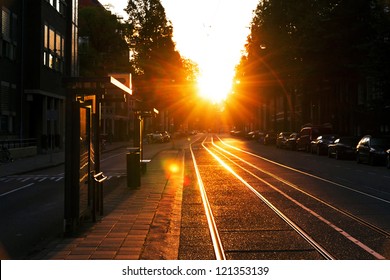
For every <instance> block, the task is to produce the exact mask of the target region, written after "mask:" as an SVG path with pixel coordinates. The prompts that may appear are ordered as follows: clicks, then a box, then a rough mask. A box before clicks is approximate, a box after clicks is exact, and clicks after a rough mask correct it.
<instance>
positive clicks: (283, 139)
mask: <svg viewBox="0 0 390 280" xmlns="http://www.w3.org/2000/svg"><path fill="white" fill-rule="evenodd" d="M290 135H291V132H279V133H278V136H277V137H276V148H286V143H287V139H288V137H289V136H290Z"/></svg>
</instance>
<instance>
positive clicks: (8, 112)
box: [0, 81, 16, 134]
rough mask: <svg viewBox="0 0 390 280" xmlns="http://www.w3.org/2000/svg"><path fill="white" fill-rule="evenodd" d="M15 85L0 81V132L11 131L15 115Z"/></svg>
mask: <svg viewBox="0 0 390 280" xmlns="http://www.w3.org/2000/svg"><path fill="white" fill-rule="evenodd" d="M15 94H16V85H14V84H10V83H8V82H5V81H1V86H0V134H4V133H5V134H7V133H11V132H13V128H14V127H13V123H14V119H15V115H16V100H15Z"/></svg>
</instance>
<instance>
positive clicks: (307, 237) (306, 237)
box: [202, 143, 335, 260]
mask: <svg viewBox="0 0 390 280" xmlns="http://www.w3.org/2000/svg"><path fill="white" fill-rule="evenodd" d="M202 146H203V147H204V148H205V150H206V151H207V152H208V153H209V154H210V155H211V156H213V157H214V159H215V160H217V161H218V163H219V164H221V166H223V167H224V168H225V169H226V170H227V171H229V172H230V173H231V174H232V175H234V176H235V177H236V178H237V179H238V180H240V181H241V182H242V183H243V184H244V185H245V186H246V187H247V188H248V189H249V190H251V191H252V192H253V193H254V194H255V195H256V196H257V197H258V198H259V199H260V200H262V201H263V202H264V203H265V204H266V205H267V206H268V207H269V208H270V209H271V210H273V211H274V212H275V213H276V214H277V215H278V216H279V217H280V218H281V219H282V220H284V221H285V222H286V223H287V224H288V225H289V226H290V227H291V228H292V229H293V230H295V232H297V233H298V234H299V235H300V236H301V237H302V238H303V239H304V240H306V241H307V242H308V243H309V244H310V245H311V246H312V247H313V248H314V249H315V250H316V251H317V252H318V253H320V254H321V255H322V256H323V257H324V258H325V259H327V260H334V259H335V257H334V256H332V255H331V254H330V253H329V252H328V251H327V250H326V249H325V248H324V247H322V246H321V245H320V244H319V243H318V242H316V241H315V240H314V239H313V238H312V237H311V236H310V235H309V234H307V233H306V232H305V231H304V230H303V229H302V228H301V227H299V226H298V225H297V224H296V223H294V222H293V221H292V220H291V219H289V218H288V217H287V216H286V215H284V214H283V212H281V211H280V210H279V209H278V208H277V207H276V206H275V205H273V204H272V203H271V202H270V201H269V200H268V199H266V198H265V197H264V196H263V195H262V194H260V193H259V192H258V191H257V190H256V189H255V188H253V187H252V186H251V185H250V184H248V182H246V181H245V180H244V179H243V178H242V177H241V176H240V175H238V174H237V173H236V172H235V171H234V170H233V169H232V168H231V167H230V166H228V165H227V164H226V163H225V162H224V161H223V160H222V159H221V158H219V157H218V156H217V155H216V154H215V153H213V152H212V151H211V150H210V149H209V148H207V147H206V146H205V145H204V144H203V143H202Z"/></svg>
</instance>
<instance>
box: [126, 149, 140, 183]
mask: <svg viewBox="0 0 390 280" xmlns="http://www.w3.org/2000/svg"><path fill="white" fill-rule="evenodd" d="M128 150H129V152H128V153H127V154H126V160H127V186H128V187H129V188H136V187H139V186H141V163H140V148H129V149H128Z"/></svg>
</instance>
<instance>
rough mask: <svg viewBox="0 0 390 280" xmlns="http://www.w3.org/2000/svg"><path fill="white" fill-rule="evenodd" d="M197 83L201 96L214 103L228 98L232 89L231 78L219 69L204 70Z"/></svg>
mask: <svg viewBox="0 0 390 280" xmlns="http://www.w3.org/2000/svg"><path fill="white" fill-rule="evenodd" d="M197 84H198V92H199V95H200V97H202V98H204V99H206V100H208V101H210V102H212V103H220V102H222V101H224V100H226V98H227V96H228V94H229V93H230V91H231V80H230V79H229V77H228V76H226V75H223V73H221V72H218V71H203V72H202V73H201V75H200V76H199V77H198V82H197Z"/></svg>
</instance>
